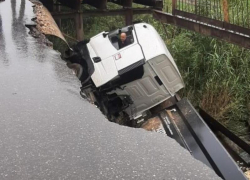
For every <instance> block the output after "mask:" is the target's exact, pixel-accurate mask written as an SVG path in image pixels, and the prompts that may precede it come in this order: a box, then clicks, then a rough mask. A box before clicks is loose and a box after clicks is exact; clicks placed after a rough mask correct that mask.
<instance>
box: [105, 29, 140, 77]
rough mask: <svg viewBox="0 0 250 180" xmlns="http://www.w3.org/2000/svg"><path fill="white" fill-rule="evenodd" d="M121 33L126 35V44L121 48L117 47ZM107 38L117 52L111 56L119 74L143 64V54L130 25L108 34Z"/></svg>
mask: <svg viewBox="0 0 250 180" xmlns="http://www.w3.org/2000/svg"><path fill="white" fill-rule="evenodd" d="M121 33H125V34H126V36H127V38H126V41H127V45H126V46H125V47H122V48H120V47H119V41H121V40H120V35H121ZM109 39H110V41H111V43H112V45H113V46H114V47H115V48H116V49H117V52H116V53H115V54H113V56H112V58H113V59H114V61H115V64H116V68H117V71H118V74H119V75H121V74H123V73H125V72H128V71H130V70H132V69H134V68H136V67H138V66H140V65H142V64H144V55H143V52H142V49H141V47H140V45H139V44H138V41H137V38H136V34H135V31H134V29H133V27H132V26H128V27H125V28H122V29H121V30H119V31H116V32H115V33H111V34H109Z"/></svg>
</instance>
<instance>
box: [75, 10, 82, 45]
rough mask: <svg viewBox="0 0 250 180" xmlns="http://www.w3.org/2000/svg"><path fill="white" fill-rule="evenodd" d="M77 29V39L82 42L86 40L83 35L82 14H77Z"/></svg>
mask: <svg viewBox="0 0 250 180" xmlns="http://www.w3.org/2000/svg"><path fill="white" fill-rule="evenodd" d="M75 27H76V39H77V40H79V41H82V40H83V38H84V33H83V15H82V14H81V13H77V14H76V15H75Z"/></svg>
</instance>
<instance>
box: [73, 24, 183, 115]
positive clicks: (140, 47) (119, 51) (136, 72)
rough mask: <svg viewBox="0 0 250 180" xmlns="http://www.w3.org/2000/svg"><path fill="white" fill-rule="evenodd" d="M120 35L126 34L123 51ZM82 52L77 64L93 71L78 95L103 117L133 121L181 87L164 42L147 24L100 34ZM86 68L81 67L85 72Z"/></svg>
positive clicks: (179, 78) (178, 75)
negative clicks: (121, 114) (82, 55)
mask: <svg viewBox="0 0 250 180" xmlns="http://www.w3.org/2000/svg"><path fill="white" fill-rule="evenodd" d="M121 33H126V35H127V41H128V42H129V43H128V44H127V46H125V47H123V48H119V38H120V34H121ZM85 48H86V51H88V52H86V53H83V54H88V57H87V56H85V57H84V58H82V60H81V61H86V62H88V63H85V64H88V66H93V67H92V68H91V69H93V70H92V71H91V72H92V73H91V74H89V76H88V77H90V79H89V81H88V83H86V81H84V83H82V84H83V87H82V93H83V94H85V95H86V97H90V98H89V99H91V101H92V102H94V103H95V104H97V105H98V107H99V108H100V109H101V111H102V112H103V113H104V114H105V115H106V116H107V117H110V116H119V114H120V113H121V112H122V113H125V114H127V115H128V116H129V118H130V119H136V118H138V117H141V116H143V114H144V113H145V112H146V111H147V110H149V109H150V108H152V107H154V106H156V105H158V104H160V103H161V102H163V101H165V100H167V99H168V98H170V97H172V96H175V94H176V92H177V91H179V90H180V89H181V88H183V87H184V83H183V80H182V78H181V75H180V73H179V70H178V68H177V66H176V64H175V62H174V60H173V58H172V56H171V54H170V53H169V51H168V49H167V47H166V45H165V43H164V41H163V40H162V39H161V37H160V35H159V34H158V33H157V31H156V30H155V29H154V27H153V26H151V25H149V24H146V23H138V24H134V25H130V26H127V27H123V28H120V29H117V30H114V31H111V32H101V33H99V34H97V35H96V36H94V37H92V38H91V39H90V40H89V41H88V42H87V43H86V45H85ZM86 57H87V58H86ZM69 59H70V58H69ZM80 64H82V65H84V63H80ZM88 68H89V67H87V68H86V67H85V68H84V67H83V69H85V71H86V69H88ZM83 72H84V70H83ZM80 79H81V78H80ZM81 81H82V80H81Z"/></svg>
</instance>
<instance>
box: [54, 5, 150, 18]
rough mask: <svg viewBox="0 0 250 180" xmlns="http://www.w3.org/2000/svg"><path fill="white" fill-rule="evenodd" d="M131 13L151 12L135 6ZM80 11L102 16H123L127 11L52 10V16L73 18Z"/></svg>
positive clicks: (85, 13) (85, 15) (87, 15)
mask: <svg viewBox="0 0 250 180" xmlns="http://www.w3.org/2000/svg"><path fill="white" fill-rule="evenodd" d="M131 10H132V11H133V14H152V10H151V9H149V8H136V9H131ZM77 13H80V14H82V16H83V17H99V16H101V17H103V16H125V15H126V13H127V9H117V10H107V11H100V10H93V11H82V12H77V11H70V12H52V13H51V14H52V16H53V17H54V18H55V19H58V18H60V19H68V18H74V17H75V14H77Z"/></svg>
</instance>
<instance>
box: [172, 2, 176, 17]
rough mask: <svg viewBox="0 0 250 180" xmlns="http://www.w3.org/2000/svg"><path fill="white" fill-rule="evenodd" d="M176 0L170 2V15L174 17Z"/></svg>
mask: <svg viewBox="0 0 250 180" xmlns="http://www.w3.org/2000/svg"><path fill="white" fill-rule="evenodd" d="M176 5H177V4H176V0H172V14H173V15H175V10H176Z"/></svg>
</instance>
